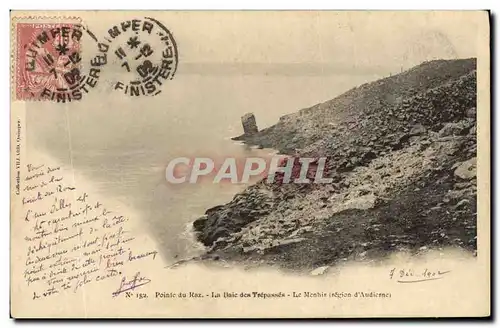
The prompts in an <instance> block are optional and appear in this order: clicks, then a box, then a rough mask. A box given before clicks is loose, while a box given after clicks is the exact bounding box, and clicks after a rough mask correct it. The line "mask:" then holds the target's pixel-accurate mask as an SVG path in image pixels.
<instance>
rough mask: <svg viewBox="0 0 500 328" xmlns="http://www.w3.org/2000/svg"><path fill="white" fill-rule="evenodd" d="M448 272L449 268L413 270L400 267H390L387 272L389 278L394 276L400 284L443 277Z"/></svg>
mask: <svg viewBox="0 0 500 328" xmlns="http://www.w3.org/2000/svg"><path fill="white" fill-rule="evenodd" d="M450 272H451V270H449V271H441V270H430V269H427V268H425V269H424V270H414V269H408V268H402V269H397V268H392V269H391V271H390V272H389V279H393V277H394V276H396V281H397V282H398V283H402V284H405V283H415V282H424V281H430V280H439V279H443V278H444V276H445V275H446V274H448V273H450Z"/></svg>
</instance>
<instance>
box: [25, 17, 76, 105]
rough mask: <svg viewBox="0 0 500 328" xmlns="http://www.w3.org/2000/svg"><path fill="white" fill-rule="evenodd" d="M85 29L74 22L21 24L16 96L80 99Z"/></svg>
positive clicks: (26, 98) (64, 99)
mask: <svg viewBox="0 0 500 328" xmlns="http://www.w3.org/2000/svg"><path fill="white" fill-rule="evenodd" d="M82 35H83V33H82V30H81V29H80V28H79V26H78V25H77V24H72V23H18V24H17V42H18V49H17V69H16V77H17V79H16V82H17V83H16V97H17V99H20V100H42V99H47V98H48V99H52V100H59V101H71V100H72V99H75V100H78V99H80V98H81V94H80V93H79V91H78V90H76V89H75V88H73V86H74V85H75V82H76V81H75V79H77V78H78V76H79V72H80V69H79V66H80V63H81V43H80V41H81V38H82Z"/></svg>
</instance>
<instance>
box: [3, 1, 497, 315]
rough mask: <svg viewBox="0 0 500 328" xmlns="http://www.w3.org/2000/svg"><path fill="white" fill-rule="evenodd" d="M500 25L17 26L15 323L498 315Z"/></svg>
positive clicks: (381, 20)
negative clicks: (495, 130)
mask: <svg viewBox="0 0 500 328" xmlns="http://www.w3.org/2000/svg"><path fill="white" fill-rule="evenodd" d="M489 29H490V27H489V13H488V12H486V11H31V12H24V11H11V48H10V56H11V108H10V112H11V125H10V126H11V127H10V129H11V155H10V156H11V216H10V222H11V259H10V272H11V295H10V298H11V316H12V317H14V318H352V317H356V318H363V317H369V318H372V317H385V318H395V317H486V316H489V315H490V184H489V181H490V142H489V140H490V130H489V127H490V85H489V81H490V55H489V53H490V52H489V37H490V30H489Z"/></svg>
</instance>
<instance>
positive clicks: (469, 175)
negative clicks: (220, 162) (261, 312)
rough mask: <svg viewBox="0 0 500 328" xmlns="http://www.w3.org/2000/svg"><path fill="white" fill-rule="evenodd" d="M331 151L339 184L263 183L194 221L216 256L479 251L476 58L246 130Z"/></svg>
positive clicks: (303, 149) (295, 146)
mask: <svg viewBox="0 0 500 328" xmlns="http://www.w3.org/2000/svg"><path fill="white" fill-rule="evenodd" d="M235 139H238V140H243V141H244V142H246V143H248V144H252V145H259V146H261V147H266V148H275V149H278V150H279V151H280V152H281V153H283V154H288V155H293V156H307V157H321V156H324V157H327V158H328V163H327V165H328V167H327V171H328V172H329V175H330V177H332V178H333V183H331V184H306V185H298V184H277V183H273V184H269V183H267V182H266V181H260V182H259V183H257V184H256V185H253V186H251V187H249V188H247V189H246V190H245V191H244V192H242V193H240V194H238V195H236V196H235V197H234V199H233V200H232V201H231V202H229V203H228V204H225V205H221V206H217V207H214V208H212V209H209V210H208V211H207V212H206V215H205V216H203V217H202V218H200V219H198V220H196V221H195V223H194V228H195V230H196V231H197V233H198V239H199V240H200V241H201V242H202V243H204V244H205V245H206V246H208V247H210V251H209V252H208V253H209V255H210V257H215V258H224V259H226V260H235V261H245V262H247V263H253V262H256V263H262V262H263V263H277V264H279V265H281V266H284V267H292V268H295V267H301V268H303V267H305V268H314V267H318V266H322V265H333V264H334V263H336V262H338V261H347V260H363V261H364V260H373V259H375V258H380V257H384V256H387V255H388V254H390V252H392V251H409V252H421V251H425V250H427V249H432V248H435V249H442V248H443V247H459V248H464V249H467V250H470V251H472V252H474V251H475V249H476V175H475V172H476V161H475V158H476V60H475V59H463V60H438V61H431V62H426V63H423V64H421V65H419V66H416V67H414V68H413V69H410V70H408V71H406V72H403V73H401V74H398V75H395V76H391V77H388V78H385V79H381V80H378V81H375V82H372V83H367V84H364V85H362V86H360V87H357V88H354V89H352V90H349V91H348V92H346V93H344V94H342V95H340V96H339V97H337V98H335V99H333V100H331V101H327V102H325V103H322V104H318V105H315V106H313V107H311V108H306V109H303V110H300V111H299V112H297V113H294V114H290V115H287V116H284V117H282V118H281V119H280V121H279V122H278V123H277V124H276V125H274V126H271V127H270V128H267V129H264V130H262V131H260V132H258V133H256V134H254V135H251V136H248V135H245V136H241V137H237V138H235Z"/></svg>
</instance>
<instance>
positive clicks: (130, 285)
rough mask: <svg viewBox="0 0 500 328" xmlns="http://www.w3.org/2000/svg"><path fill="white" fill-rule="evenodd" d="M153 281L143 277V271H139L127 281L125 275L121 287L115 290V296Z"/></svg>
mask: <svg viewBox="0 0 500 328" xmlns="http://www.w3.org/2000/svg"><path fill="white" fill-rule="evenodd" d="M150 282H151V279H148V278H145V277H141V273H140V272H137V273H136V274H135V275H134V278H132V280H129V281H127V278H126V277H123V278H122V280H121V282H120V288H118V290H117V291H115V292H113V297H115V296H118V295H120V294H121V293H124V292H126V291H129V290H134V289H135V288H137V287H140V286H144V285H147V284H149V283H150Z"/></svg>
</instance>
